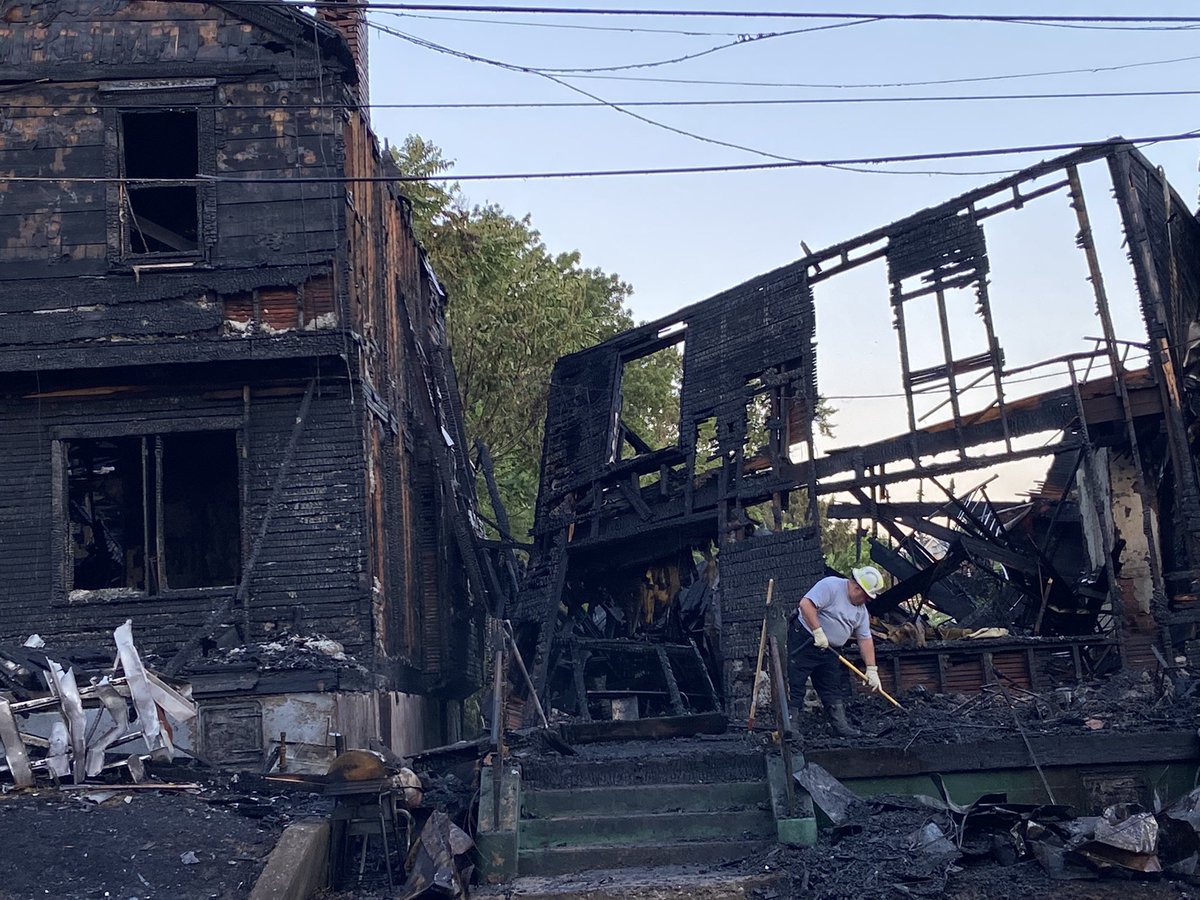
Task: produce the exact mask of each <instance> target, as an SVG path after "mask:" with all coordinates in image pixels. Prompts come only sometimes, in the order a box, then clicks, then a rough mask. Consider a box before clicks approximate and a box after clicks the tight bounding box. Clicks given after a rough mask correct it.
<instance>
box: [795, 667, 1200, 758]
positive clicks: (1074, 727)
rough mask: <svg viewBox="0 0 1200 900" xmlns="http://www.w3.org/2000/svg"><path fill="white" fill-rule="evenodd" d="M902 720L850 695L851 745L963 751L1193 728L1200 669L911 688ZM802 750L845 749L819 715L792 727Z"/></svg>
mask: <svg viewBox="0 0 1200 900" xmlns="http://www.w3.org/2000/svg"><path fill="white" fill-rule="evenodd" d="M898 699H899V700H900V701H901V702H902V704H903V706H904V709H905V713H902V714H901V713H897V712H896V710H894V709H892V708H891V707H888V706H885V705H883V704H882V703H880V702H879V701H878V700H877V699H874V698H872V697H869V696H868V695H865V694H861V693H856V695H855V697H854V699H853V701H852V703H851V704H850V707H849V712H850V719H851V721H852V722H853V723H854V724H855V725H857V726H858V727H859V728H860V729H861V730H862V732H863V736H862V737H861V738H857V739H855V743H856V745H857V746H866V747H870V746H879V747H884V746H886V747H902V748H907V747H908V746H910V745H912V744H914V743H921V744H939V743H946V744H966V743H974V742H977V741H988V740H992V739H994V738H995V737H996V736H997V735H1000V734H1003V735H1014V736H1015V735H1019V734H1020V733H1021V732H1025V733H1026V734H1029V735H1036V734H1110V733H1138V734H1145V733H1153V732H1162V731H1177V730H1178V729H1180V727H1186V725H1187V723H1188V722H1196V723H1200V668H1195V667H1192V666H1190V665H1187V664H1178V665H1176V666H1174V667H1171V668H1168V669H1163V668H1160V669H1159V670H1158V671H1157V672H1156V673H1154V674H1151V673H1150V672H1121V673H1118V674H1116V675H1113V676H1111V677H1109V678H1107V679H1097V680H1094V681H1091V682H1088V683H1085V684H1078V685H1073V686H1071V687H1060V688H1056V689H1054V690H1050V691H1044V692H1034V691H1030V690H1026V689H1025V688H1022V687H1020V686H1018V685H1016V684H1013V683H1011V682H1008V681H1006V680H1005V679H1003V678H1001V679H1000V680H999V681H998V682H996V683H993V684H986V685H984V686H983V687H982V688H981V689H980V690H979V692H978V693H976V694H974V695H970V696H967V695H963V694H936V693H932V692H930V691H926V690H925V689H923V688H920V687H917V688H913V689H911V690H909V691H907V692H905V693H904V694H902V695H901V696H900V697H899V698H898ZM796 724H797V727H798V728H799V729H800V732H801V734H802V735H803V741H804V747H805V749H808V750H818V749H827V748H834V747H840V746H845V744H846V739H845V738H844V737H841V736H839V735H837V734H836V733H835V732H834V731H833V730H832V728H831V727H830V726H829V724H828V722H827V721H826V719H825V717H824V716H819V715H814V714H803V715H801V716H800V717H799V719H798V721H797V723H796Z"/></svg>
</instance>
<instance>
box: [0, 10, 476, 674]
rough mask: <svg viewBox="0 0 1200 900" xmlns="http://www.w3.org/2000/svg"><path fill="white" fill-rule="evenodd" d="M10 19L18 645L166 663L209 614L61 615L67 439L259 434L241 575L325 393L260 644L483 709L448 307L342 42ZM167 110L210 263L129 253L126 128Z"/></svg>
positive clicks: (19, 13)
mask: <svg viewBox="0 0 1200 900" xmlns="http://www.w3.org/2000/svg"><path fill="white" fill-rule="evenodd" d="M3 12H4V14H3V16H0V79H3V80H4V81H8V82H11V83H10V84H8V85H7V86H6V88H5V93H4V98H5V99H4V105H3V109H0V173H3V174H4V175H6V176H8V177H7V178H0V281H3V282H4V290H3V291H0V398H2V399H0V423H3V427H0V432H2V435H0V446H3V448H4V450H5V451H7V452H9V453H10V454H11V455H12V456H13V458H14V459H16V460H19V461H20V465H17V466H15V467H13V468H12V469H11V470H9V471H6V472H5V473H4V476H3V477H4V478H7V479H9V480H10V485H9V487H10V488H11V490H10V491H8V492H6V494H5V495H4V497H3V498H0V536H2V537H3V540H4V542H5V543H6V544H7V545H8V546H10V547H13V548H15V549H19V553H16V554H15V555H14V556H12V557H10V558H9V559H6V560H4V561H3V562H0V571H2V572H4V574H5V577H6V580H8V581H9V582H10V583H11V584H13V585H14V587H13V589H12V591H11V596H12V599H11V601H10V602H7V603H0V636H2V637H3V638H4V639H11V638H15V637H23V636H24V635H25V634H28V633H29V632H32V631H40V632H42V633H43V634H45V633H46V632H48V631H53V632H54V633H55V634H56V635H58V634H61V635H62V636H63V637H64V638H66V637H71V638H73V639H77V640H80V641H83V640H86V639H88V637H89V636H91V635H93V634H96V633H98V632H99V631H100V630H102V629H103V628H104V627H107V625H108V623H109V621H110V620H113V621H117V620H121V619H123V618H125V617H129V616H133V617H134V618H135V619H137V620H138V621H139V622H142V623H153V626H154V629H155V635H154V637H153V638H151V639H150V640H151V642H152V644H153V646H154V647H155V648H157V649H161V650H162V651H163V652H166V651H167V650H169V648H170V646H171V645H172V642H175V643H176V644H177V643H178V642H180V641H181V640H182V637H183V636H184V635H185V634H187V633H189V631H188V629H189V628H190V629H193V630H194V629H195V628H196V626H197V625H198V624H199V623H200V622H201V620H202V619H203V617H204V616H203V614H204V612H205V611H207V610H211V609H212V608H214V606H216V605H217V602H218V601H217V600H216V599H214V598H213V597H212V596H196V597H192V598H187V597H172V598H170V600H169V601H168V600H167V599H165V598H152V597H143V598H140V599H137V600H134V601H129V602H125V601H122V602H119V603H115V604H110V605H106V604H101V605H100V606H97V605H96V604H95V603H83V604H82V605H79V607H78V609H76V607H75V606H74V605H71V604H65V603H64V601H63V598H61V597H57V596H56V595H55V590H54V587H53V585H54V583H55V581H54V577H53V570H54V567H55V565H56V564H57V563H56V561H55V559H54V554H55V550H54V541H55V540H58V539H59V538H58V537H56V535H57V531H56V529H57V528H58V524H57V523H56V519H55V516H56V511H55V510H54V509H53V508H52V503H51V501H50V496H51V494H50V492H49V487H50V486H51V482H52V481H53V478H54V477H57V476H56V475H55V464H54V463H53V461H52V452H51V445H50V443H49V442H51V441H52V440H53V435H54V434H55V431H54V429H56V428H59V429H61V428H68V427H69V428H74V429H77V430H78V431H79V433H81V434H82V433H93V434H96V435H98V436H103V435H104V433H105V431H106V429H107V430H111V429H113V428H127V427H132V426H129V425H128V423H130V422H133V421H136V420H138V419H139V418H141V419H143V420H144V421H145V423H146V429H147V432H148V433H149V432H152V431H153V429H154V428H155V427H157V426H156V424H155V423H158V422H167V423H174V424H173V425H170V427H173V428H177V429H181V428H184V427H185V426H186V424H187V423H189V422H192V423H202V422H203V421H204V420H205V418H206V417H217V418H220V419H222V420H224V419H227V418H230V417H232V418H239V419H240V420H244V422H245V423H246V424H245V425H244V426H243V431H244V436H245V446H246V448H247V457H246V461H245V465H244V468H243V471H242V475H243V476H244V478H245V484H244V485H243V487H244V490H245V508H244V510H243V513H242V514H243V520H242V538H243V542H244V546H243V562H245V561H246V559H247V554H248V552H249V549H250V547H249V544H248V542H249V541H250V538H251V536H252V535H253V534H254V533H255V529H256V528H257V523H258V522H260V521H261V517H262V514H263V511H264V510H263V506H264V504H266V503H267V502H268V498H269V497H270V494H271V490H272V486H273V483H274V482H273V479H274V478H275V476H276V475H277V473H278V470H279V468H280V462H281V457H282V454H283V452H284V449H285V448H286V446H287V444H288V441H289V437H290V436H291V434H292V432H293V429H294V428H295V422H296V418H297V414H298V409H299V404H300V403H301V398H302V396H303V394H304V392H305V388H306V385H307V384H308V383H309V382H310V380H311V379H314V378H315V379H316V380H315V382H314V384H315V385H316V388H315V392H314V399H313V401H312V405H311V409H310V411H309V413H308V417H307V420H306V422H305V423H304V426H303V429H302V435H301V437H300V442H299V446H298V449H297V451H296V455H295V459H294V461H293V468H292V470H291V472H290V473H289V475H288V477H287V483H286V487H285V489H284V490H283V493H282V496H281V499H280V502H279V503H277V504H276V508H275V509H274V510H273V513H272V516H273V518H272V521H271V525H270V528H269V530H268V533H267V536H266V539H265V543H264V547H263V551H262V555H261V557H260V558H259V560H258V564H257V566H256V569H255V571H254V572H252V573H251V576H252V588H251V592H250V594H251V597H250V602H249V604H248V607H247V609H246V610H243V611H241V612H240V613H239V616H240V619H239V624H242V625H244V626H247V627H245V628H244V633H243V635H242V636H243V637H244V638H246V639H248V640H256V639H260V638H263V637H268V636H270V635H271V634H273V633H277V632H278V630H279V629H281V628H303V629H306V630H308V631H326V632H327V633H329V634H330V635H331V636H333V637H336V638H337V639H338V640H341V641H343V642H344V643H345V644H346V645H347V649H352V648H353V652H355V655H356V656H358V657H359V659H360V661H362V662H364V663H369V664H370V665H371V666H372V668H373V669H374V671H375V672H376V673H377V674H379V675H382V676H385V677H386V678H387V680H388V682H389V683H390V685H391V686H393V687H395V688H397V689H400V690H407V691H437V692H440V693H442V694H444V695H456V696H461V695H464V694H466V693H468V692H469V691H470V690H471V689H472V687H473V686H474V684H475V682H477V680H478V678H479V664H478V662H477V659H476V658H477V657H478V655H479V654H478V648H479V629H478V618H479V613H480V610H481V608H482V603H483V595H484V593H485V589H484V585H483V584H482V583H481V580H480V578H479V577H478V565H479V563H478V560H476V559H475V558H474V546H473V544H472V537H473V534H472V532H471V530H470V528H469V527H466V526H464V524H463V521H466V520H468V519H469V518H470V516H469V513H470V512H471V510H473V505H474V495H473V479H472V478H471V477H470V475H469V462H468V461H467V459H466V457H465V455H464V451H463V448H464V447H465V446H466V440H465V436H464V434H463V430H462V418H461V410H460V409H459V408H458V406H457V397H456V395H455V391H456V386H455V383H454V377H453V367H452V363H451V362H450V359H449V348H448V345H447V342H446V336H445V329H444V305H445V297H444V296H443V295H442V293H441V291H440V288H439V287H438V285H437V282H436V278H435V277H434V275H433V273H432V270H431V269H430V268H429V266H428V263H427V262H426V260H425V258H424V254H423V251H422V250H421V249H420V247H419V245H418V243H417V240H416V237H415V236H414V234H413V231H412V227H411V222H410V218H409V210H408V206H407V202H406V201H405V200H404V198H403V197H402V196H401V194H400V193H399V191H398V189H397V187H396V186H395V185H394V184H389V183H386V179H387V178H388V177H389V176H392V175H395V174H396V170H395V168H394V166H392V165H391V164H390V160H388V159H385V158H384V156H383V155H382V154H381V153H380V150H379V148H378V145H377V142H376V140H375V136H374V134H373V133H372V132H371V130H370V127H369V124H368V118H367V115H366V113H365V111H363V110H360V109H358V108H357V107H356V103H357V99H358V97H359V96H360V93H359V90H358V89H359V87H360V86H359V85H358V84H357V81H358V78H359V74H360V66H358V65H357V62H356V60H355V59H354V58H353V57H352V55H351V53H350V51H349V50H348V49H347V46H346V44H345V42H344V40H343V38H342V36H341V35H339V34H338V32H337V31H336V30H335V29H334V28H332V27H330V26H329V25H327V24H325V23H323V22H319V21H315V20H314V19H312V18H311V17H309V16H307V15H305V14H304V13H302V12H300V11H299V10H297V9H295V8H289V7H287V6H285V5H283V4H279V5H265V4H237V3H229V4H215V3H214V4H203V3H187V2H169V0H168V2H158V0H148V2H131V3H126V2H113V0H72V2H61V3H37V4H34V3H28V2H7V3H4V4H3ZM363 49H365V48H363ZM362 96H365V91H364V92H363V93H362ZM164 111H175V112H178V111H186V112H188V114H189V115H190V114H191V113H193V112H194V114H195V122H196V125H195V131H196V144H197V146H196V148H195V152H196V159H197V163H196V167H197V170H198V171H197V172H196V173H195V174H197V175H199V176H201V178H200V179H194V178H193V179H189V180H187V181H186V186H187V189H188V190H190V191H194V197H195V202H196V239H195V246H194V247H186V248H185V249H180V247H167V249H166V251H165V252H164V250H163V248H162V247H159V248H158V251H157V252H131V247H132V246H134V245H133V242H132V239H131V238H130V231H129V229H130V228H131V225H130V222H131V215H130V210H131V201H130V197H129V194H128V193H127V192H129V191H133V190H136V183H135V181H130V180H128V179H125V178H124V177H123V176H124V175H125V174H126V167H128V166H129V165H131V164H132V163H131V157H130V155H129V153H130V150H129V149H128V148H129V146H130V144H129V138H130V133H131V132H130V131H129V130H128V129H127V128H126V125H127V122H128V117H131V116H132V117H136V116H138V115H143V114H145V115H150V116H154V115H156V114H158V113H162V112H164ZM139 121H141V120H139ZM145 121H154V120H153V119H148V120H145ZM146 152H147V153H150V154H153V152H154V148H153V147H150V148H149V149H148V150H146ZM139 164H142V163H139ZM21 179H33V180H21ZM189 196H190V195H189ZM132 218H133V219H134V220H136V217H132ZM152 224H153V223H152ZM146 233H147V234H150V231H148V230H147V232H146ZM151 236H153V235H151ZM170 237H171V236H170V234H169V233H168V239H170ZM176 237H177V236H176ZM142 241H143V247H142V248H141V249H142V250H143V251H144V250H145V249H146V246H145V245H146V241H145V237H144V236H143V237H142ZM180 246H183V245H182V244H181V245H180ZM139 367H140V368H139ZM61 392H66V393H61ZM10 422H11V423H12V427H11V428H10V427H9V423H10ZM239 433H242V432H239ZM444 435H446V436H452V440H451V441H447V440H446V439H445V437H444ZM460 518H461V519H462V520H463V521H460ZM464 571H465V572H467V575H464ZM468 577H470V578H471V581H470V584H469V585H468V582H467V580H466V579H467V578H468ZM83 599H85V600H86V599H87V598H83ZM47 616H50V618H51V619H52V621H50V622H48V621H47ZM160 624H161V628H159V625H160Z"/></svg>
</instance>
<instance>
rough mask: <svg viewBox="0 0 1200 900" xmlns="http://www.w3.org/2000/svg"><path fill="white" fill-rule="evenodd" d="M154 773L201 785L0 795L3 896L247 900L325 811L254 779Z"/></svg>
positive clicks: (20, 899) (308, 798)
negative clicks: (296, 827)
mask: <svg viewBox="0 0 1200 900" xmlns="http://www.w3.org/2000/svg"><path fill="white" fill-rule="evenodd" d="M152 777H157V778H158V779H159V780H161V781H164V782H171V783H180V782H194V783H201V784H202V787H201V789H200V790H198V791H174V790H171V791H168V790H161V791H156V790H152V789H145V788H142V789H139V790H131V789H128V787H127V785H123V784H116V783H115V784H112V785H109V786H106V787H105V788H103V789H89V790H55V789H53V788H50V787H41V788H37V789H35V790H29V791H11V792H9V793H6V794H0V898H4V900H31V898H37V897H48V898H49V897H53V898H64V900H76V898H80V900H84V898H114V900H129V898H133V897H136V898H139V900H155V898H159V900H176V898H178V900H193V898H194V900H206V898H221V900H225V898H242V897H246V896H248V895H249V893H250V890H251V888H252V887H253V885H254V882H255V880H256V879H257V878H258V876H259V873H260V872H261V871H262V868H263V866H264V865H265V863H266V858H267V856H268V855H269V854H270V852H271V850H272V849H274V847H275V842H276V841H277V840H278V837H279V835H280V833H281V832H282V831H283V829H284V828H285V827H286V826H287V825H288V824H289V823H290V822H292V821H294V820H295V819H297V818H301V817H303V816H305V815H308V814H321V812H322V811H323V808H324V801H321V800H320V799H319V798H316V797H314V796H313V795H310V794H307V793H304V794H296V793H283V792H281V791H280V790H279V789H278V788H276V787H272V786H270V785H268V784H267V783H265V782H263V781H262V780H261V779H258V778H254V777H253V776H244V775H243V776H240V777H238V778H236V779H235V778H234V777H233V776H231V775H228V774H217V773H211V772H210V773H205V772H204V770H195V769H187V768H182V767H177V766H172V767H163V768H160V769H159V770H158V771H157V773H156V774H155V775H152ZM89 797H90V799H89Z"/></svg>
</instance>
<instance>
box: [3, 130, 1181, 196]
mask: <svg viewBox="0 0 1200 900" xmlns="http://www.w3.org/2000/svg"><path fill="white" fill-rule="evenodd" d="M1194 140H1200V129H1197V130H1195V131H1188V132H1184V133H1180V134H1160V135H1153V136H1148V137H1132V138H1113V139H1111V140H1106V141H1070V142H1065V143H1057V144H1029V145H1025V146H1019V147H991V148H987V149H979V150H951V151H942V152H937V153H907V154H900V155H893V156H888V155H878V156H861V157H849V158H837V159H807V160H797V161H794V162H792V161H788V162H764V163H741V164H731V165H713V166H671V167H664V168H654V169H652V168H639V169H588V170H573V171H558V172H504V173H495V174H472V175H395V176H392V175H380V176H369V177H368V176H364V177H348V176H341V175H330V176H322V175H314V176H307V175H306V176H298V177H275V176H265V177H264V176H251V177H237V176H232V175H206V176H201V177H197V178H184V179H179V178H117V177H107V176H104V177H102V176H95V177H86V176H68V175H61V176H60V175H0V184H24V183H45V184H66V183H75V184H132V185H138V184H177V185H179V184H211V183H219V184H325V183H331V182H332V183H346V184H355V183H364V184H372V183H375V184H390V183H393V182H425V181H522V180H544V179H559V178H600V177H613V176H621V175H695V174H710V173H717V172H754V171H763V170H772V169H812V168H823V167H826V168H827V167H829V166H865V165H873V166H875V165H891V164H895V163H907V162H928V161H930V160H946V159H977V158H980V157H987V156H1012V155H1017V154H1024V153H1050V152H1064V151H1070V150H1087V149H1099V148H1102V147H1116V146H1120V145H1123V144H1148V143H1169V142H1174V141H1194Z"/></svg>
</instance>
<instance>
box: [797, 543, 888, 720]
mask: <svg viewBox="0 0 1200 900" xmlns="http://www.w3.org/2000/svg"><path fill="white" fill-rule="evenodd" d="M851 574H852V576H853V577H852V578H840V577H838V576H830V577H828V578H822V579H821V580H820V581H818V582H817V583H816V584H814V585H813V586H812V587H811V588H809V589H808V591H806V592H805V594H804V597H803V599H802V600H801V601H800V605H799V607H798V608H797V610H796V612H795V614H793V615H792V616H791V617H790V618H789V620H788V621H789V627H788V684H789V692H790V694H791V703H792V706H793V707H795V708H796V709H801V708H803V705H804V689H805V688H804V686H805V682H807V681H808V679H809V677H810V676H811V677H812V682H813V687H814V688H816V691H817V696H818V697H820V698H821V704H822V705H823V706H824V707H825V712H826V713H827V714H828V716H829V719H830V721H831V722H832V723H833V728H834V730H835V731H836V732H837V733H838V734H840V735H842V736H843V737H856V736H858V735H859V733H860V732H859V731H858V730H857V729H856V728H854V726H852V725H851V724H850V723H849V722H848V721H846V701H845V693H844V687H843V686H844V684H845V677H844V675H843V673H842V669H841V664H840V663H839V662H838V659H837V656H836V655H835V654H833V653H831V652H829V648H831V647H832V648H835V649H836V648H841V647H843V646H845V644H846V642H847V641H848V640H850V638H851V637H854V639H855V640H857V641H858V650H859V653H861V654H862V658H863V662H865V663H866V664H867V673H866V674H867V684H868V686H870V688H871V690H873V691H877V690H879V689H880V684H879V669H878V667H877V666H876V665H875V642H874V640H872V638H871V617H870V614H869V613H868V612H867V601H868V600H871V599H874V598H875V597H876V596H877V595H878V594H879V592H880V591H881V590H883V576H882V575H881V574H880V573H879V570H878V569H876V568H875V567H874V566H863V567H862V568H858V569H853V570H852V571H851Z"/></svg>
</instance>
